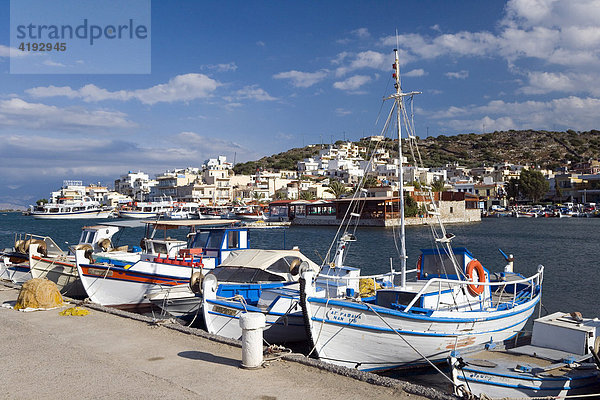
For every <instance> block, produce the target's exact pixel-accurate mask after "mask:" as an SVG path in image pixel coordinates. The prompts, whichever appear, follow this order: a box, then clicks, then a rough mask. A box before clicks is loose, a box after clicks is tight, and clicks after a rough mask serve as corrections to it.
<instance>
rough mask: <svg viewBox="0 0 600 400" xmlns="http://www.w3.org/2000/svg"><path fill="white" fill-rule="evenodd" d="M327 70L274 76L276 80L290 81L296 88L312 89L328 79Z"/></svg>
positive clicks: (282, 73) (283, 73)
mask: <svg viewBox="0 0 600 400" xmlns="http://www.w3.org/2000/svg"><path fill="white" fill-rule="evenodd" d="M327 73H328V71H327V70H321V71H316V72H302V71H295V70H292V71H287V72H280V73H278V74H275V75H273V78H275V79H289V80H290V81H291V83H292V85H293V86H295V87H302V88H306V87H311V86H313V85H315V84H317V83H319V82H321V81H322V80H323V79H325V77H327Z"/></svg>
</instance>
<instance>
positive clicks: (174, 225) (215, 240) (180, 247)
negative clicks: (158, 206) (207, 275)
mask: <svg viewBox="0 0 600 400" xmlns="http://www.w3.org/2000/svg"><path fill="white" fill-rule="evenodd" d="M238 222H239V220H227V219H220V220H187V221H185V220H183V221H158V222H157V221H152V222H149V223H148V225H147V233H146V239H144V241H145V244H146V253H148V254H162V255H163V256H164V255H168V257H170V258H174V257H181V258H184V259H187V260H190V259H191V261H194V262H195V261H200V259H201V260H202V263H203V265H204V268H209V269H212V268H214V267H216V266H217V265H219V264H220V263H221V262H222V261H223V260H225V259H226V258H227V257H228V256H229V254H230V253H231V252H232V251H234V250H240V249H247V248H248V247H249V245H248V229H247V228H240V227H234V226H233V225H234V224H236V223H238ZM181 228H187V229H188V231H189V232H188V234H187V239H186V240H181V239H180V240H177V239H174V238H171V237H170V236H168V234H167V232H169V231H170V230H173V229H181ZM150 229H152V231H151V232H150ZM159 231H162V232H163V233H162V236H163V238H162V239H160V238H157V237H156V236H160V235H157V232H159ZM174 236H175V235H174ZM158 250H162V251H158Z"/></svg>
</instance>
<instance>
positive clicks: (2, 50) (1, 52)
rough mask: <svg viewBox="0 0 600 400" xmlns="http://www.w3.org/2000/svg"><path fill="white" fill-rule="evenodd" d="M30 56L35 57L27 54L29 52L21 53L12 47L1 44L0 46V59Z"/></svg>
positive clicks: (32, 53)
mask: <svg viewBox="0 0 600 400" xmlns="http://www.w3.org/2000/svg"><path fill="white" fill-rule="evenodd" d="M31 55H35V53H34V52H29V51H21V50H19V49H16V48H14V47H8V46H5V45H3V44H0V58H1V57H28V56H31Z"/></svg>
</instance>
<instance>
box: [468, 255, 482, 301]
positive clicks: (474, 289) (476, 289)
mask: <svg viewBox="0 0 600 400" xmlns="http://www.w3.org/2000/svg"><path fill="white" fill-rule="evenodd" d="M473 270H476V271H477V276H478V277H479V283H485V271H484V269H483V266H482V265H481V263H480V262H479V261H477V260H472V261H471V262H470V263H469V264H468V265H467V278H469V281H471V282H473ZM467 288H468V289H469V293H471V294H472V295H473V296H479V295H480V294H481V293H483V290H484V289H485V286H483V285H473V284H471V285H469V286H467Z"/></svg>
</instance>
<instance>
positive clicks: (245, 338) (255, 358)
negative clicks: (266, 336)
mask: <svg viewBox="0 0 600 400" xmlns="http://www.w3.org/2000/svg"><path fill="white" fill-rule="evenodd" d="M265 324H266V319H265V315H264V314H262V313H252V312H249V313H244V314H242V315H241V316H240V328H242V368H248V369H252V368H259V367H260V366H262V363H263V346H262V344H263V328H264V327H265Z"/></svg>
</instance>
